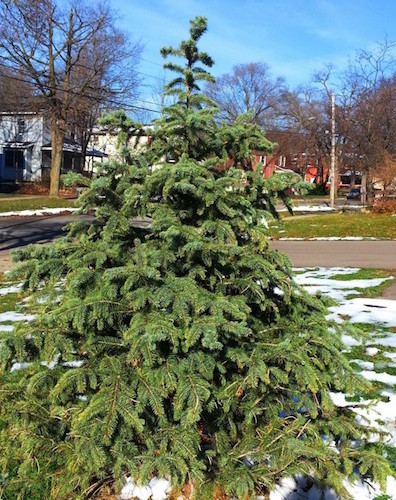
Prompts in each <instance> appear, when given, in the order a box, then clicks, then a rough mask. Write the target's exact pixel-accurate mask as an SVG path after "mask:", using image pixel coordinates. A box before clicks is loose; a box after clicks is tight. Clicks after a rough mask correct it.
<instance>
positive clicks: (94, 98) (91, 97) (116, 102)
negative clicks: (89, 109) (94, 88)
mask: <svg viewBox="0 0 396 500" xmlns="http://www.w3.org/2000/svg"><path fill="white" fill-rule="evenodd" d="M0 66H3V68H7V69H9V68H8V66H5V65H3V64H0ZM22 73H23V71H22ZM25 74H27V73H26V72H25ZM4 76H5V77H6V78H9V79H10V80H15V81H18V82H21V83H25V84H27V85H31V84H32V82H31V81H30V80H27V79H23V78H20V77H17V76H14V75H13V76H10V75H8V74H6V73H4ZM41 86H42V87H43V88H46V89H47V90H52V88H51V87H49V86H48V84H46V83H42V82H41ZM54 90H56V91H59V92H62V93H68V94H71V95H74V96H78V97H84V98H86V99H89V100H91V101H94V102H96V103H98V104H100V103H103V104H106V103H107V104H112V105H115V106H119V107H122V108H129V109H130V110H131V111H133V110H137V111H148V112H150V113H158V114H161V111H160V110H159V109H152V108H148V107H144V106H137V105H134V104H127V102H125V101H119V100H116V99H112V98H110V97H108V98H106V99H105V100H103V99H100V98H99V97H97V96H95V95H89V94H83V93H81V92H78V91H76V90H72V89H69V90H67V91H65V90H64V89H63V88H61V87H59V86H55V87H54ZM136 100H137V101H141V102H144V103H147V104H151V105H153V106H158V105H157V104H156V103H154V102H152V101H147V100H143V99H139V98H136Z"/></svg>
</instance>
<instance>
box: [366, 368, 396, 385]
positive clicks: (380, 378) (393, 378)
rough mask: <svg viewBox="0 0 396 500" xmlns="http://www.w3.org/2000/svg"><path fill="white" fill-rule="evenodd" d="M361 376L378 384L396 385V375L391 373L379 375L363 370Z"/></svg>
mask: <svg viewBox="0 0 396 500" xmlns="http://www.w3.org/2000/svg"><path fill="white" fill-rule="evenodd" d="M360 375H361V376H362V377H364V378H366V379H367V380H376V381H377V382H382V383H383V384H388V385H395V384H396V375H389V373H377V372H374V371H371V370H362V371H361V372H360Z"/></svg>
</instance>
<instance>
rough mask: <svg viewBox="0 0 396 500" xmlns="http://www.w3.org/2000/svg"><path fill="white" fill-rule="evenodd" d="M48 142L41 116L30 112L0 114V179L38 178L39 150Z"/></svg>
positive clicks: (41, 165)
mask: <svg viewBox="0 0 396 500" xmlns="http://www.w3.org/2000/svg"><path fill="white" fill-rule="evenodd" d="M49 141H50V130H49V129H48V128H47V127H46V126H45V123H44V117H43V116H42V115H39V114H38V113H33V112H22V113H18V112H13V113H9V112H2V113H0V180H2V181H23V180H26V181H35V180H39V179H41V174H42V172H41V171H42V167H43V152H42V147H43V146H44V144H46V143H47V142H49Z"/></svg>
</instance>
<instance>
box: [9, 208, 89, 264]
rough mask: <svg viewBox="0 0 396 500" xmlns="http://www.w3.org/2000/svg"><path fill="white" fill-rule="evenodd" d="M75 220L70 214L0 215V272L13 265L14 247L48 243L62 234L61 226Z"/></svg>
mask: <svg viewBox="0 0 396 500" xmlns="http://www.w3.org/2000/svg"><path fill="white" fill-rule="evenodd" d="M86 217H90V216H86ZM90 218H92V217H90ZM75 220H76V218H75V216H73V215H72V214H63V215H58V214H57V215H46V216H32V217H0V272H4V271H6V270H9V269H11V268H12V267H14V265H15V264H14V263H13V262H12V258H11V251H12V250H13V249H14V248H18V247H22V246H25V245H28V244H30V243H49V242H50V241H52V240H53V239H55V238H59V236H62V235H63V234H64V231H63V230H62V228H63V227H64V226H65V225H67V224H69V223H70V222H72V221H75Z"/></svg>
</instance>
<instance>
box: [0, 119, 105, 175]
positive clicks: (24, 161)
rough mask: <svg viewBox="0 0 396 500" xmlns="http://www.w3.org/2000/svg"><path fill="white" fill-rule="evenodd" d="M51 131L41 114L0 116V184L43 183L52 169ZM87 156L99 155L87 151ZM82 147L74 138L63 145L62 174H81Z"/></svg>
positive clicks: (70, 136)
mask: <svg viewBox="0 0 396 500" xmlns="http://www.w3.org/2000/svg"><path fill="white" fill-rule="evenodd" d="M51 150H52V148H51V130H50V126H49V120H48V119H47V118H46V117H45V115H44V114H43V113H36V112H1V113H0V182H6V183H7V182H21V181H40V180H42V181H46V180H48V178H49V173H50V168H51ZM86 154H87V156H94V155H95V156H96V155H101V153H100V152H98V151H91V150H88V151H87V153H86ZM81 163H82V162H81V146H80V145H79V144H78V143H77V142H76V141H75V140H74V137H73V134H72V133H69V134H67V135H66V137H65V139H64V143H63V155H62V167H61V173H63V172H67V171H69V170H76V171H81V168H82V165H81Z"/></svg>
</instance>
